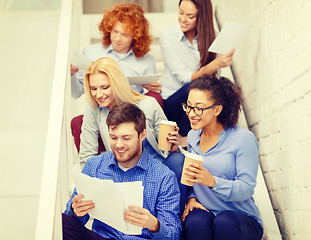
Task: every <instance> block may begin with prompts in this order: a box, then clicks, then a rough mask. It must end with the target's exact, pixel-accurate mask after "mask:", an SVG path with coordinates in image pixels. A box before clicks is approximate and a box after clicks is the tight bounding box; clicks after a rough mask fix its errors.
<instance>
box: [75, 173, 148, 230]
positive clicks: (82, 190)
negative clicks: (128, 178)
mask: <svg viewBox="0 0 311 240" xmlns="http://www.w3.org/2000/svg"><path fill="white" fill-rule="evenodd" d="M73 178H74V184H75V186H76V189H77V192H78V194H83V195H84V199H83V200H92V201H93V202H94V203H95V208H94V209H93V210H92V211H91V212H90V213H89V214H90V216H92V217H94V218H96V219H98V220H100V221H102V222H104V223H106V224H108V225H109V226H111V227H113V228H115V229H117V230H119V231H121V232H123V233H125V234H131V235H140V234H142V228H141V227H138V226H134V225H132V224H129V223H127V222H125V221H124V220H123V212H124V210H126V209H128V206H129V205H132V206H138V207H143V186H142V182H141V181H137V182H123V183H114V182H113V181H112V180H102V179H98V178H92V177H89V176H87V175H85V174H82V173H80V172H78V171H74V173H73Z"/></svg>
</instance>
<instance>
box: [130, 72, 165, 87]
mask: <svg viewBox="0 0 311 240" xmlns="http://www.w3.org/2000/svg"><path fill="white" fill-rule="evenodd" d="M160 77H161V74H152V75H142V76H135V77H127V79H128V80H129V83H130V85H143V84H148V83H153V82H157V81H158V80H159V78H160Z"/></svg>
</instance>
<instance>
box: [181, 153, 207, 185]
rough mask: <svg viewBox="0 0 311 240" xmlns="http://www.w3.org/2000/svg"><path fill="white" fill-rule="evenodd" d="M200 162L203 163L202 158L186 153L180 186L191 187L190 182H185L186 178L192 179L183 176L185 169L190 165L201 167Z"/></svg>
mask: <svg viewBox="0 0 311 240" xmlns="http://www.w3.org/2000/svg"><path fill="white" fill-rule="evenodd" d="M202 162H203V156H200V155H197V154H194V153H189V152H187V153H186V154H185V161H184V166H183V169H182V175H181V180H180V182H181V183H182V184H184V185H188V186H193V183H192V182H189V181H187V180H186V178H188V179H189V178H190V179H191V178H192V177H191V176H189V175H186V174H184V172H185V170H186V167H189V164H190V163H197V164H199V165H202ZM192 179H194V178H192Z"/></svg>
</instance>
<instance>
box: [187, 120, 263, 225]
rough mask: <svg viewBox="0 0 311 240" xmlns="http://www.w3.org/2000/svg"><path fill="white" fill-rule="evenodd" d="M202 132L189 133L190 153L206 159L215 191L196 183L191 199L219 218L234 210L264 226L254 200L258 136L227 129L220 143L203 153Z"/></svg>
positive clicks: (241, 129) (239, 128) (205, 165)
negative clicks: (213, 179) (225, 212)
mask: <svg viewBox="0 0 311 240" xmlns="http://www.w3.org/2000/svg"><path fill="white" fill-rule="evenodd" d="M201 134H202V129H200V130H191V131H190V132H189V133H188V140H187V141H188V144H187V147H188V151H189V152H191V153H195V154H198V155H201V156H203V159H204V161H203V164H202V166H203V167H205V168H206V169H207V170H208V171H209V172H210V173H211V174H212V175H213V176H214V178H215V181H216V185H215V186H214V187H213V188H210V187H207V186H203V185H200V184H197V183H195V184H194V186H193V191H192V193H191V194H190V197H195V198H196V199H197V200H198V201H199V202H200V203H201V204H202V205H203V206H204V207H206V208H207V209H208V210H209V211H211V212H212V213H214V214H215V215H217V214H218V213H220V212H222V211H225V210H231V211H238V212H242V213H244V214H246V215H248V216H252V217H254V218H255V219H256V220H257V221H258V222H259V223H260V224H262V220H261V219H260V218H259V210H258V208H257V206H256V204H255V201H254V199H253V194H254V189H255V187H256V178H257V172H258V162H259V157H258V144H257V140H256V138H255V136H254V134H253V133H252V132H250V131H248V130H246V129H244V128H241V127H239V126H236V127H234V128H229V129H225V130H223V131H222V132H221V134H220V135H219V139H218V142H217V143H216V145H215V146H214V147H212V148H211V149H209V150H208V151H207V152H205V153H202V151H201V148H200V145H199V143H200V138H201Z"/></svg>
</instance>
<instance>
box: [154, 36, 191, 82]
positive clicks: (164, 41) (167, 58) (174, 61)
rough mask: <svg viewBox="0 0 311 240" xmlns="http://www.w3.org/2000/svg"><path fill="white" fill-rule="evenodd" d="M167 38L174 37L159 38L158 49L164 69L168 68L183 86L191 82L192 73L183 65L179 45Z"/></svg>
mask: <svg viewBox="0 0 311 240" xmlns="http://www.w3.org/2000/svg"><path fill="white" fill-rule="evenodd" d="M169 37H170V38H172V37H175V36H167V35H162V36H161V37H160V47H161V52H162V56H163V59H164V63H165V67H166V68H168V70H169V71H170V72H171V74H172V75H173V76H174V77H175V79H176V80H177V81H178V82H180V83H181V84H183V85H184V84H186V83H189V82H191V77H192V74H193V72H194V71H193V70H191V69H189V67H188V66H187V65H186V64H184V62H183V61H182V58H183V57H182V56H181V55H180V52H181V51H182V49H179V47H178V45H179V44H176V43H175V42H174V41H172V40H171V39H169Z"/></svg>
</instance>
